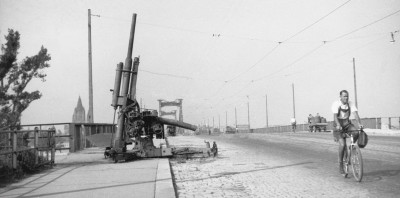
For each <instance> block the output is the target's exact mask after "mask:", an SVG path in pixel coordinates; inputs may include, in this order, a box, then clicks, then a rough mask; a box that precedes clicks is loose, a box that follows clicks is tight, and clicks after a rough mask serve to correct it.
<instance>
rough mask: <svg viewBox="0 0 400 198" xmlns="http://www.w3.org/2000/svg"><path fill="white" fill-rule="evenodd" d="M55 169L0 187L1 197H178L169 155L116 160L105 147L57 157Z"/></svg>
mask: <svg viewBox="0 0 400 198" xmlns="http://www.w3.org/2000/svg"><path fill="white" fill-rule="evenodd" d="M56 164H57V166H55V167H54V168H53V169H50V170H47V171H45V172H43V173H40V174H35V175H33V176H31V177H29V178H26V179H24V180H22V181H20V182H18V183H15V184H12V185H11V186H8V187H6V188H3V189H0V197H69V198H70V197H96V198H97V197H140V198H142V197H143V198H147V197H149V198H154V197H155V198H164V197H165V198H169V197H171V198H172V197H175V191H174V187H173V183H172V177H171V171H170V166H169V159H167V158H152V159H142V160H136V161H131V162H120V163H116V164H115V163H113V162H112V161H111V160H110V159H104V156H103V148H90V149H86V150H84V151H81V152H78V153H72V154H70V155H67V156H65V155H64V156H60V158H58V159H56Z"/></svg>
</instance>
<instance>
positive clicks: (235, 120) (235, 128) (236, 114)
mask: <svg viewBox="0 0 400 198" xmlns="http://www.w3.org/2000/svg"><path fill="white" fill-rule="evenodd" d="M235 130H236V132H237V112H236V107H235Z"/></svg>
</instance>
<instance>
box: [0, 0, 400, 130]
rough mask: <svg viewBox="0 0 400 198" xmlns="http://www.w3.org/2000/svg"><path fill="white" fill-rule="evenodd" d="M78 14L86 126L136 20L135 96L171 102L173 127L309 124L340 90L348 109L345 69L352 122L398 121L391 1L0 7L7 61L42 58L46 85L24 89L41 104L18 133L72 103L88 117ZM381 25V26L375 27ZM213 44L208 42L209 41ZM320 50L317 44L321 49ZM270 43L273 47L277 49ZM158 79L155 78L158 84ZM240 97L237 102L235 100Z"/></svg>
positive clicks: (185, 0)
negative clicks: (176, 119)
mask: <svg viewBox="0 0 400 198" xmlns="http://www.w3.org/2000/svg"><path fill="white" fill-rule="evenodd" d="M88 9H91V10H92V14H95V15H100V17H94V16H93V17H92V48H93V81H94V120H95V122H102V123H111V122H112V118H113V108H112V107H111V106H110V104H111V92H110V91H109V90H110V89H112V88H113V86H114V85H113V83H114V77H115V66H116V64H117V63H118V62H124V60H125V58H126V52H127V47H128V40H129V31H130V20H131V18H132V14H133V13H137V14H138V17H137V26H136V35H135V42H134V50H133V56H140V58H141V63H140V65H139V70H140V71H139V76H138V83H137V89H138V92H137V97H138V98H142V100H143V104H144V105H145V106H146V108H151V109H158V101H157V99H166V100H175V99H177V98H182V99H183V113H184V120H185V121H186V122H189V123H192V124H200V123H202V122H204V121H205V122H207V120H209V122H210V124H212V119H213V117H214V119H215V124H216V125H218V119H219V116H220V119H221V126H225V113H226V112H227V113H228V124H229V125H234V121H235V120H234V109H235V107H236V108H237V112H238V124H247V101H249V103H250V116H251V118H250V122H251V126H252V128H257V127H263V126H265V124H266V113H265V104H266V100H265V95H266V94H268V113H269V124H270V125H277V124H288V123H289V120H290V118H291V117H292V116H293V103H292V83H294V87H295V99H296V100H295V101H296V118H297V120H298V123H303V122H304V121H305V120H306V118H307V116H308V114H310V113H312V114H316V113H317V112H318V113H320V114H321V115H322V116H325V117H327V118H328V120H332V113H331V112H330V107H331V104H332V102H333V101H335V100H337V99H338V97H339V91H340V90H342V89H347V90H348V91H349V92H350V100H354V84H353V63H352V58H353V57H354V58H355V60H356V70H357V91H358V106H359V114H360V116H361V117H382V116H383V117H388V116H400V33H398V32H397V33H394V39H395V41H396V42H390V41H391V40H392V38H391V32H395V31H398V30H400V1H399V0H352V1H347V0H324V1H322V0H268V1H267V0H259V1H256V0H246V1H245V0H243V1H239V0H224V1H222V0H221V1H215V0H209V1H208V0H197V1H194V0H174V1H156V0H143V1H131V0H129V1H98V0H96V1H71V0H68V1H66V0H65V1H54V0H47V1H46V0H43V1H11V0H0V34H1V38H0V42H1V44H3V43H4V42H5V40H4V35H6V34H7V29H8V28H12V29H14V30H17V31H19V32H20V33H21V40H20V41H21V48H20V53H19V55H18V61H21V60H22V59H23V58H24V57H26V56H32V55H34V54H36V53H37V52H38V51H39V49H40V46H41V45H43V46H44V47H46V48H47V49H48V51H49V53H50V54H51V57H52V60H51V61H50V64H51V67H50V68H49V69H46V71H45V72H46V73H47V75H48V76H47V78H46V79H47V80H46V82H41V81H39V80H37V81H33V82H31V84H30V85H29V87H28V89H29V90H40V91H41V92H42V94H43V97H42V98H41V99H40V100H38V101H34V102H33V103H32V104H31V105H30V107H29V108H28V109H27V110H26V111H25V112H24V113H23V116H22V123H23V124H31V123H52V122H70V121H71V120H72V114H73V111H74V108H75V106H76V104H77V100H78V97H79V96H81V97H82V102H83V105H84V107H85V109H86V111H87V110H88V103H89V102H88V43H87V42H88V25H87V23H88ZM381 19H382V20H381ZM213 35H219V36H213ZM324 41H325V42H324ZM280 42H281V43H280ZM159 74H162V75H159ZM247 96H248V97H247Z"/></svg>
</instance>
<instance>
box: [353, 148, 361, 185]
mask: <svg viewBox="0 0 400 198" xmlns="http://www.w3.org/2000/svg"><path fill="white" fill-rule="evenodd" d="M352 149H353V150H352V151H351V156H350V157H351V166H352V168H353V176H354V178H355V179H356V180H357V181H358V182H361V180H362V177H363V174H364V169H363V160H362V156H361V150H360V148H359V147H358V146H353V148H352Z"/></svg>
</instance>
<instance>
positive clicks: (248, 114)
mask: <svg viewBox="0 0 400 198" xmlns="http://www.w3.org/2000/svg"><path fill="white" fill-rule="evenodd" d="M249 100H250V99H249V96H247V123H248V124H249V130H250V104H249Z"/></svg>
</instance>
